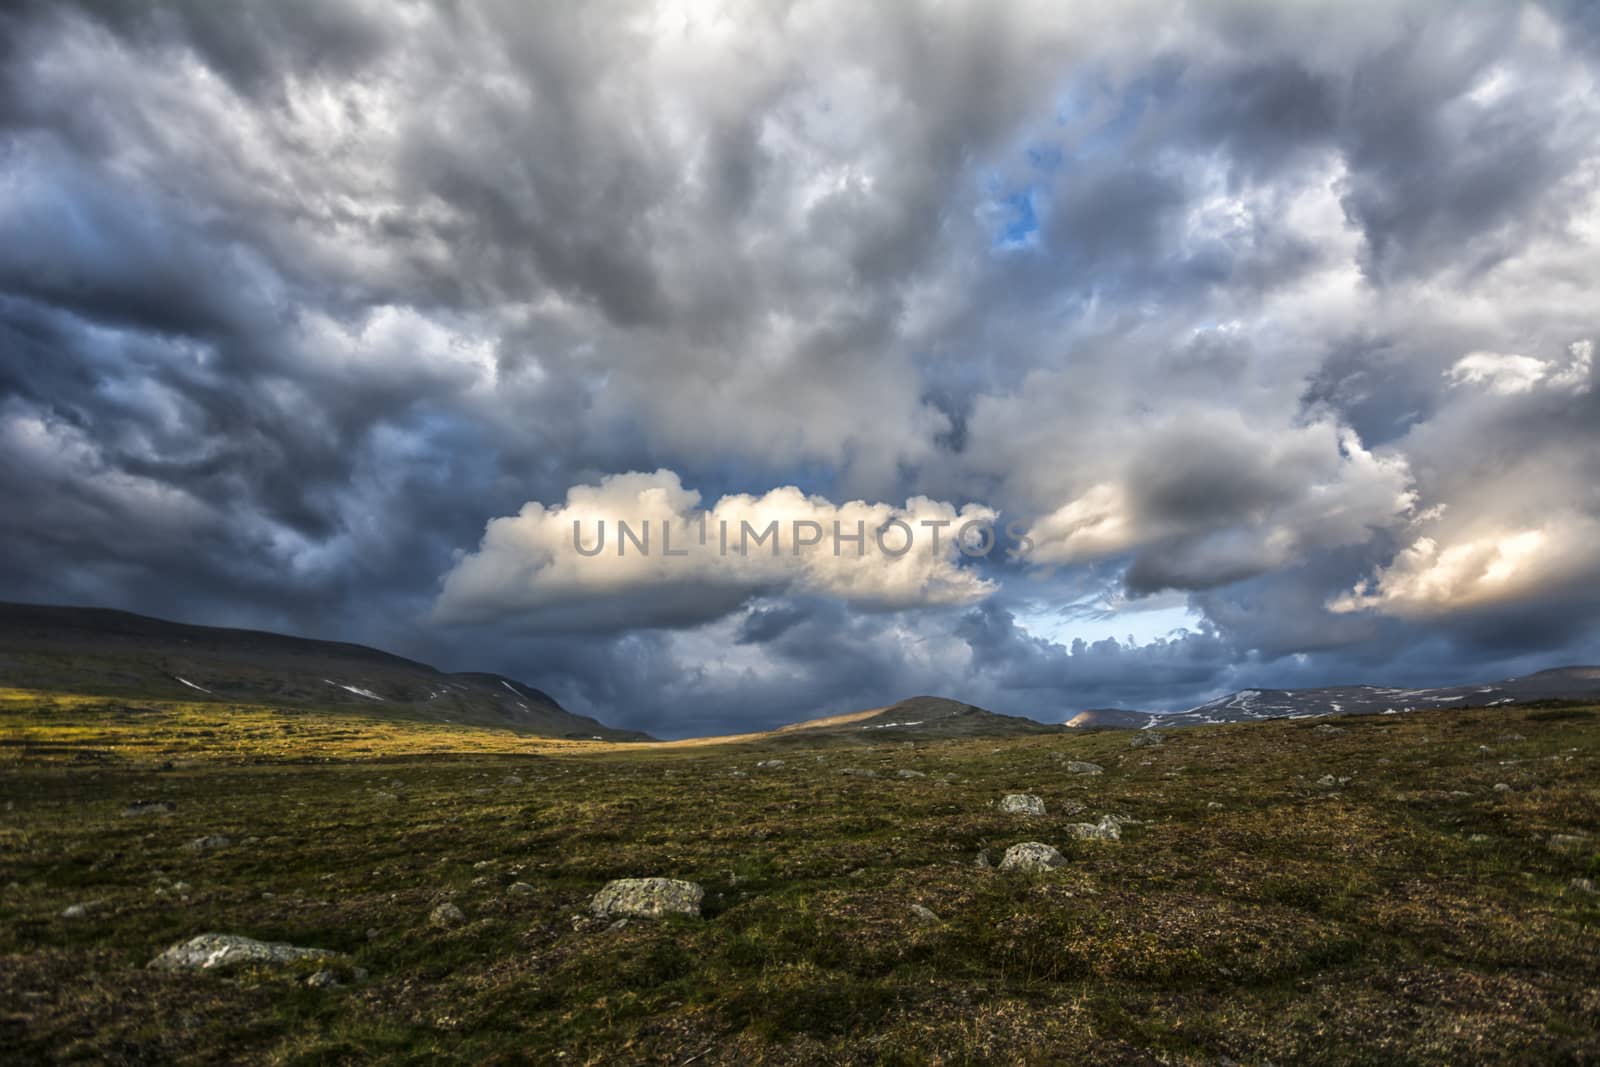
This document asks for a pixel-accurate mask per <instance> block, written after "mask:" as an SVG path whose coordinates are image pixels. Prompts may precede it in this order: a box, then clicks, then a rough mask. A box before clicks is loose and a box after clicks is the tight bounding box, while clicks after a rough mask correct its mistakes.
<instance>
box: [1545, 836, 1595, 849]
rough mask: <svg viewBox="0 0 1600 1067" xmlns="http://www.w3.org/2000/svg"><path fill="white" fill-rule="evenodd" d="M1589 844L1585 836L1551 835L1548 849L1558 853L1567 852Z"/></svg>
mask: <svg viewBox="0 0 1600 1067" xmlns="http://www.w3.org/2000/svg"><path fill="white" fill-rule="evenodd" d="M1588 843H1589V838H1588V836H1587V835H1585V834H1551V835H1550V847H1551V848H1553V849H1556V850H1557V851H1559V852H1567V851H1570V850H1572V849H1576V848H1583V847H1584V846H1585V845H1587V844H1588Z"/></svg>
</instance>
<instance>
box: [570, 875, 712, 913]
mask: <svg viewBox="0 0 1600 1067" xmlns="http://www.w3.org/2000/svg"><path fill="white" fill-rule="evenodd" d="M705 895H706V891H705V890H704V889H702V888H700V887H699V886H698V885H695V884H694V883H693V882H685V881H681V880H679V879H677V878H619V879H617V880H616V881H614V882H608V883H606V886H605V888H604V889H602V890H600V892H598V893H596V894H595V895H594V900H593V901H591V902H590V905H589V907H590V909H591V910H592V911H593V912H594V914H595V915H597V916H599V917H600V918H609V917H611V916H614V915H616V916H623V917H626V918H634V919H659V918H661V917H662V916H665V915H689V916H693V917H695V918H698V917H699V915H700V902H701V901H702V900H704V899H705Z"/></svg>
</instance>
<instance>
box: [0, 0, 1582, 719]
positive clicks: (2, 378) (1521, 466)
mask: <svg viewBox="0 0 1600 1067" xmlns="http://www.w3.org/2000/svg"><path fill="white" fill-rule="evenodd" d="M1591 8H1592V5H1585V4H1580V3H1576V2H1572V3H1568V2H1564V0H1550V2H1547V3H1543V4H1533V3H1529V4H1514V5H1468V6H1463V5H1454V4H1446V3H1442V2H1432V0H1415V2H1408V3H1405V4H1398V5H1389V6H1387V7H1383V8H1381V9H1365V8H1364V9H1362V10H1361V11H1359V12H1353V11H1351V10H1350V9H1349V8H1348V7H1346V6H1344V5H1336V4H1332V3H1327V4H1322V3H1316V4H1301V5H1256V4H1235V3H1224V2H1221V0H1219V2H1217V3H1214V4H1211V3H1208V4H1195V5H1189V6H1187V7H1186V8H1184V9H1183V10H1182V11H1181V12H1180V11H1177V10H1176V9H1173V8H1172V7H1170V6H1169V5H1162V4H1150V5H1148V6H1146V5H1142V4H1135V5H1134V6H1133V7H1132V8H1130V7H1129V6H1128V5H1127V4H1125V3H1106V4H1087V5H1074V7H1073V9H1072V10H1071V11H1062V12H1059V13H1056V12H1052V11H1050V10H1045V9H1038V10H1033V11H1031V12H1022V11H1020V10H1018V11H990V10H982V11H980V10H978V9H971V10H962V9H959V8H951V7H940V8H938V10H930V9H926V8H924V7H922V6H920V5H916V4H887V5H869V6H860V5H857V6H855V7H849V6H842V7H839V8H838V9H836V10H833V9H828V10H822V9H819V10H816V11H813V10H811V9H792V10H791V9H772V10H770V11H761V12H751V13H747V14H745V15H743V16H740V17H739V18H737V19H735V18H732V17H724V16H722V15H718V16H717V17H715V18H710V19H709V21H706V20H701V21H697V19H698V18H699V16H697V15H695V14H694V13H693V12H692V11H667V10H658V9H656V8H653V7H651V6H650V5H629V4H623V5H610V4H602V5H577V6H561V5H555V6H552V5H545V6H534V7H529V6H527V5H520V4H513V3H509V2H484V3H474V4H456V3H444V2H441V3H417V4H407V5H400V6H394V5H388V4H366V3H358V2H355V0H347V2H334V3H327V2H317V3H311V2H300V0H293V2H283V3H274V4H270V5H254V6H251V7H249V8H248V9H236V8H235V7H234V6H222V5H217V4H211V3H201V2H180V0H171V2H159V3H158V2H141V3H133V4H120V5H105V4H95V3H67V4H44V3H32V2H24V3H19V4H11V5H8V6H6V8H5V9H4V11H0V230H3V232H4V233H5V234H6V235H7V240H5V241H4V242H0V460H3V462H0V494H4V497H5V499H7V500H8V501H11V502H13V505H14V506H12V507H10V508H8V509H5V511H4V515H3V517H0V596H9V597H22V598H29V599H39V600H65V601H72V602H79V603H106V604H112V605H116V606H121V607H127V608H131V609H135V610H147V611H153V612H157V613H163V614H168V615H177V616H183V617H188V618H193V619H195V620H197V621H212V622H224V623H230V624H246V625H249V624H254V625H266V626H275V627H280V628H286V629H292V630H296V631H299V632H305V633H313V634H318V635H320V636H328V637H343V638H352V639H362V640H368V641H373V642H377V643H380V644H385V645H387V646H390V647H393V648H395V649H396V650H398V651H401V652H405V653H408V654H411V655H417V656H421V657H423V658H428V659H434V660H439V661H441V662H442V663H443V665H446V666H453V667H490V668H495V669H500V670H503V671H505V672H507V673H510V674H514V675H517V676H519V677H522V678H525V679H527V680H528V681H529V682H530V683H533V684H536V685H539V686H540V687H541V688H545V689H548V690H550V691H552V692H553V693H555V694H556V695H557V696H558V697H560V698H561V699H563V700H565V701H568V702H570V703H572V704H573V706H574V707H575V708H577V709H578V710H583V711H587V712H593V713H597V714H600V715H601V716H602V717H605V718H608V719H609V720H612V721H617V722H619V723H620V724H625V725H632V726H641V727H645V728H648V729H654V730H663V731H664V732H679V733H682V732H693V731H695V730H702V729H714V728H723V727H728V726H734V725H742V724H765V723H772V722H777V721H782V720H783V719H784V718H785V717H796V716H799V715H802V714H809V713H813V712H817V713H823V712H826V711H843V710H847V709H849V708H852V707H859V706H865V705H870V704H873V703H886V702H888V701H890V700H893V699H896V698H898V697H902V696H905V695H907V694H909V693H913V692H929V691H933V692H945V693H948V694H949V695H952V696H957V697H960V698H961V699H966V700H971V701H973V702H975V703H983V704H989V705H990V706H995V707H997V708H998V709H999V710H1011V711H1018V712H1022V713H1028V714H1043V715H1045V716H1046V717H1059V716H1055V715H1053V714H1051V709H1060V710H1061V711H1062V712H1063V713H1065V712H1066V711H1069V710H1073V709H1077V708H1082V707H1085V706H1091V705H1094V704H1112V703H1124V704H1130V703H1131V704H1142V705H1147V706H1176V705H1180V704H1182V703H1184V702H1186V701H1190V702H1192V701H1198V700H1199V699H1203V698H1204V697H1205V696H1208V695H1210V694H1211V693H1213V692H1215V691H1216V690H1218V689H1220V688H1226V687H1233V686H1238V685H1244V684H1257V685H1281V684H1289V683H1291V682H1295V681H1305V682H1307V683H1310V682H1335V681H1351V680H1359V679H1358V678H1356V676H1357V675H1361V676H1364V677H1367V678H1378V679H1379V680H1385V679H1390V680H1395V681H1399V682H1419V683H1420V682H1448V681H1455V680H1458V678H1457V677H1454V676H1452V672H1454V673H1455V674H1457V675H1466V674H1474V673H1481V672H1483V671H1490V670H1499V669H1501V668H1502V667H1503V668H1506V669H1508V670H1509V669H1510V668H1512V667H1527V666H1530V665H1543V664H1544V663H1545V662H1555V661H1558V660H1561V659H1571V658H1583V657H1585V656H1593V655H1596V654H1600V653H1597V651H1596V650H1595V648H1594V643H1593V638H1592V637H1591V636H1590V635H1592V634H1593V633H1594V632H1595V626H1594V623H1595V622H1596V621H1600V608H1597V602H1600V561H1595V560H1591V558H1590V555H1589V554H1588V552H1587V550H1586V549H1584V548H1583V546H1584V545H1585V544H1587V543H1588V541H1589V540H1590V539H1591V538H1590V534H1591V533H1592V531H1593V529H1594V526H1593V524H1594V523H1595V522H1597V521H1600V499H1597V498H1596V496H1595V491H1594V490H1593V488H1592V483H1593V477H1592V471H1593V470H1594V469H1596V464H1597V463H1600V435H1597V431H1596V427H1597V426H1600V418H1597V415H1600V411H1597V409H1596V407H1595V404H1596V403H1597V400H1596V395H1597V394H1596V392H1595V390H1594V388H1593V384H1594V381H1593V378H1594V372H1593V367H1592V357H1586V356H1584V355H1583V350H1582V349H1581V347H1579V348H1574V347H1572V346H1574V345H1580V346H1581V343H1582V342H1584V341H1585V340H1587V341H1589V342H1591V343H1592V342H1593V340H1594V339H1595V338H1596V336H1597V334H1600V322H1597V321H1596V320H1595V317H1594V313H1593V310H1592V304H1593V293H1592V288H1593V278H1594V272H1595V264H1596V258H1595V256H1596V251H1595V249H1596V236H1595V235H1596V232H1597V231H1596V228H1595V220H1596V218H1597V217H1600V215H1597V212H1600V207H1597V203H1596V193H1597V190H1596V185H1595V174H1596V173H1600V157H1597V155H1596V152H1595V149H1594V146H1595V145H1596V144H1600V128H1597V127H1600V120H1597V119H1596V115H1600V109H1597V108H1596V107H1595V103H1596V101H1595V87H1594V86H1595V73H1596V63H1597V62H1600V49H1597V46H1596V42H1597V41H1600V23H1596V21H1595V18H1594V16H1593V12H1592V10H1591ZM1155 26H1159V27H1160V29H1161V32H1159V33H1155V32H1151V28H1152V27H1155ZM1468 357H1472V358H1470V359H1468ZM1464 359H1465V360H1467V362H1465V363H1463V362H1462V361H1463V360H1464ZM1586 359H1587V360H1589V362H1585V360H1586ZM657 469H667V470H670V471H673V472H676V473H677V475H678V476H679V477H680V478H681V479H682V480H683V482H684V484H685V485H687V486H689V487H691V488H695V489H698V490H700V491H701V492H702V493H703V494H705V495H706V497H707V498H710V499H715V498H716V497H718V496H721V495H723V494H725V493H739V492H749V493H754V494H760V493H762V492H765V491H767V490H769V489H771V488H773V487H775V486H780V485H788V484H793V485H797V486H800V487H801V488H802V489H803V490H805V491H806V492H816V493H822V494H824V495H826V496H828V497H830V498H831V499H832V500H833V501H834V502H835V503H840V502H844V501H846V500H850V499H855V498H861V499H865V500H870V501H893V502H902V501H905V500H907V499H909V498H911V497H913V496H916V495H927V496H929V497H932V498H934V499H936V500H940V501H948V502H951V503H953V504H955V505H957V506H959V505H963V504H966V503H969V502H978V503H982V504H985V505H989V506H992V507H995V508H998V509H1003V510H1004V512H1005V514H1006V516H1007V517H1008V518H1013V517H1015V518H1019V519H1021V520H1023V521H1024V522H1025V523H1029V524H1032V523H1037V522H1039V521H1041V520H1042V519H1043V518H1045V517H1048V516H1056V517H1057V518H1058V519H1059V524H1060V531H1059V532H1060V533H1061V538H1060V539H1059V540H1058V542H1057V543H1056V546H1055V555H1053V556H1050V557H1049V558H1047V559H1042V560H1035V561H1033V564H1030V563H1028V562H1024V561H999V560H995V561H990V562H989V563H987V564H985V565H983V573H984V574H985V575H990V576H992V578H993V580H994V581H995V583H996V586H995V588H996V590H997V591H996V592H995V593H994V594H993V595H992V596H991V598H990V599H989V600H986V601H984V602H983V603H981V604H978V605H976V606H973V605H965V606H951V605H949V604H943V603H941V604H931V605H925V606H923V607H922V608H918V609H912V610H905V611H899V612H883V611H877V612H870V613H869V612H867V611H866V610H864V609H863V608H861V607H859V606H858V607H855V608H852V607H849V606H846V605H845V604H843V603H841V602H838V601H834V600H828V599H826V598H822V599H818V598H815V597H812V596H810V595H798V596H794V597H785V596H781V595H779V593H778V590H777V589H776V587H771V588H769V587H765V586H763V587H759V588H758V587H751V586H738V585H730V586H725V587H723V588H722V589H721V590H720V591H719V590H718V589H716V588H711V587H709V586H707V585H705V584H703V583H701V584H696V583H685V584H684V585H683V586H682V587H681V588H676V589H673V590H671V591H670V592H660V593H658V594H657V595H656V598H655V601H654V607H653V610H652V611H650V612H649V613H648V614H647V616H642V615H641V614H640V613H639V612H638V611H637V606H638V605H637V601H636V600H630V598H629V596H628V595H627V591H626V590H624V591H622V592H621V593H618V594H617V595H615V596H601V595H596V596H594V597H593V598H591V599H589V600H587V601H586V602H584V603H581V604H573V605H563V606H562V610H563V611H564V612H566V613H567V616H566V618H567V621H568V622H569V623H570V626H568V627H566V628H561V627H551V626H549V625H544V626H541V627H540V629H539V632H538V633H537V635H533V634H532V633H530V631H529V630H528V629H527V628H526V627H525V626H519V625H518V620H517V619H516V618H515V617H513V616H514V615H515V612H514V611H512V610H510V609H508V611H507V612H506V613H505V615H504V617H500V618H496V619H488V620H484V619H480V620H478V622H477V623H476V624H475V625H472V626H462V627H449V626H444V625H441V624H440V623H438V622H436V621H435V618H436V616H435V615H434V614H433V607H434V604H435V601H436V598H437V597H438V595H439V591H440V588H441V585H440V583H441V580H442V579H443V577H444V576H445V575H446V574H447V573H450V572H452V570H453V569H454V568H456V567H458V566H459V564H460V560H461V559H462V558H463V554H469V553H473V552H474V551H475V550H477V549H478V546H479V544H480V541H481V540H482V537H483V534H484V529H485V524H486V523H487V522H488V521H489V520H491V519H494V518H497V517H503V516H509V515H513V514H516V513H517V511H518V509H519V508H521V507H522V506H523V505H524V504H525V503H526V502H529V501H539V502H543V503H545V504H550V505H554V504H556V503H558V502H559V501H561V500H562V499H563V498H564V496H565V494H566V493H567V492H568V490H569V489H571V488H572V487H574V486H583V485H593V484H598V483H599V482H600V481H601V479H603V478H605V477H606V476H609V475H614V474H618V473H621V472H626V471H632V470H637V471H654V470H657ZM1074 524H1076V525H1074ZM1529 546H1543V548H1542V550H1535V549H1534V548H1532V547H1529ZM1518 553H1521V554H1520V555H1519V554H1518ZM1496 561H1498V562H1496ZM1034 564H1037V566H1036V565H1034ZM974 566H976V565H974ZM1496 567H1498V568H1499V570H1495V568H1496ZM1507 569H1509V570H1510V571H1511V572H1513V573H1514V576H1515V580H1514V581H1511V582H1509V583H1506V584H1505V589H1506V590H1509V592H1503V593H1495V591H1494V590H1493V589H1490V588H1489V587H1488V586H1486V585H1485V584H1484V582H1483V581H1481V580H1480V579H1481V577H1482V573H1489V572H1492V573H1500V572H1501V571H1506V570H1507ZM1088 585H1092V586H1094V587H1095V588H1097V589H1098V588H1105V589H1115V590H1118V591H1119V592H1118V594H1117V595H1122V594H1128V595H1130V596H1132V597H1134V598H1135V599H1139V600H1140V601H1141V603H1143V604H1145V605H1148V603H1149V602H1150V601H1151V600H1152V599H1156V600H1159V599H1160V597H1161V596H1163V595H1167V596H1170V595H1179V596H1180V597H1181V596H1187V597H1188V604H1189V606H1190V609H1191V615H1190V618H1189V622H1188V623H1187V624H1186V625H1187V626H1188V630H1187V632H1186V633H1185V634H1180V635H1177V636H1173V635H1168V636H1166V637H1155V638H1150V639H1148V640H1145V639H1141V640H1140V641H1138V642H1132V643H1130V642H1129V641H1126V640H1111V639H1109V638H1106V637H1105V636H1104V631H1103V630H1095V629H1093V627H1094V626H1099V625H1100V620H1095V619H1087V618H1084V617H1081V616H1079V615H1074V614H1073V613H1072V612H1070V611H1066V608H1067V607H1070V606H1071V605H1070V604H1066V603H1062V602H1058V603H1055V604H1054V605H1053V609H1054V610H1053V609H1052V604H1051V603H1050V602H1051V600H1052V598H1070V597H1073V596H1077V595H1079V594H1080V593H1081V592H1082V589H1083V588H1084V587H1085V586H1088ZM1171 590H1178V591H1179V594H1171V593H1163V591H1171ZM1441 590H1443V591H1444V592H1440V591H1441ZM510 601H517V603H518V604H519V605H521V601H519V600H518V598H516V597H510V598H509V599H508V603H509V602H510ZM1335 604H1342V605H1343V607H1342V608H1341V609H1340V610H1334V609H1333V608H1332V607H1330V605H1335ZM521 606H522V607H525V605H521ZM1125 609H1126V610H1130V611H1131V610H1132V609H1130V608H1126V605H1123V606H1122V607H1117V608H1114V609H1108V613H1109V614H1110V615H1112V616H1113V617H1117V615H1118V612H1119V611H1122V610H1125ZM519 610H520V608H519ZM1045 619H1048V620H1049V623H1048V625H1047V623H1046V622H1045V621H1041V620H1045ZM522 621H523V622H526V619H523V620H522ZM547 622H548V619H547ZM642 622H647V623H648V625H647V626H646V625H641V623H642ZM1074 627H1078V628H1079V629H1082V630H1083V632H1084V633H1090V632H1091V631H1092V632H1093V633H1094V634H1095V635H1096V636H1094V637H1093V638H1092V639H1090V638H1082V639H1080V640H1078V641H1074V640H1073V634H1074ZM1541 657H1542V658H1541Z"/></svg>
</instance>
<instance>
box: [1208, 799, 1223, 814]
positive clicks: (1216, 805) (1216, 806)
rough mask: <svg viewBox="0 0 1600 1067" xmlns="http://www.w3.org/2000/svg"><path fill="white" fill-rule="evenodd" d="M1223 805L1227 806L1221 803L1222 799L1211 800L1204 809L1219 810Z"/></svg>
mask: <svg viewBox="0 0 1600 1067" xmlns="http://www.w3.org/2000/svg"><path fill="white" fill-rule="evenodd" d="M1225 807H1227V805H1226V804H1224V803H1222V801H1220V800H1213V801H1211V802H1210V803H1209V804H1207V805H1206V810H1207V811H1221V810H1222V809H1223V808H1225Z"/></svg>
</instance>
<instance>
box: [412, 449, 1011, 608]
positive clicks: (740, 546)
mask: <svg viewBox="0 0 1600 1067" xmlns="http://www.w3.org/2000/svg"><path fill="white" fill-rule="evenodd" d="M995 519H996V515H995V513H994V512H993V511H991V510H989V509H987V508H984V507H980V506H978V505H967V506H966V507H963V508H960V509H957V508H956V507H954V506H953V505H950V504H946V503H942V502H940V501H935V500H930V499H928V498H926V497H914V498H912V499H911V500H909V501H907V502H906V504H905V505H904V506H903V507H899V506H895V505H892V504H884V503H867V502H865V501H860V500H857V501H851V502H848V503H844V504H838V505H835V504H833V503H831V502H829V501H827V500H825V499H823V498H821V497H816V496H807V495H805V494H804V493H802V492H800V490H799V489H797V488H795V487H793V486H784V487H781V488H777V489H772V490H770V491H768V492H766V493H764V494H762V495H761V496H751V495H747V494H740V495H736V496H725V497H723V498H722V499H720V500H718V501H717V502H716V504H714V505H713V506H711V507H709V508H702V507H701V506H700V494H699V493H698V492H696V491H694V490H692V489H686V488H685V487H684V486H683V483H682V482H681V480H680V479H679V477H678V475H677V474H675V473H674V472H672V471H668V470H659V471H656V472H654V473H651V474H645V473H638V472H633V473H628V474H617V475H611V476H609V477H606V478H603V479H601V481H600V483H599V484H598V485H578V486H573V487H572V488H571V489H570V490H568V492H567V499H566V502H565V503H564V504H562V505H559V506H556V507H550V508H547V507H545V506H544V505H542V504H540V503H537V502H530V503H528V504H526V505H524V506H523V508H522V510H521V511H520V512H519V513H518V514H516V515H514V516H508V517H505V518H499V519H493V520H491V521H490V522H489V524H488V527H487V529H485V531H484V536H483V542H482V544H481V545H480V546H479V548H478V550H477V551H476V552H474V553H471V554H469V555H467V556H465V557H463V558H462V559H461V560H460V561H459V562H457V564H456V565H455V567H454V568H453V569H452V570H451V571H450V572H449V574H447V575H446V576H445V578H444V581H443V586H442V589H441V591H440V594H439V597H438V600H437V602H436V604H435V607H434V614H435V617H436V618H438V619H440V620H442V621H447V622H484V621H490V620H505V621H516V622H521V623H523V624H526V625H528V626H531V627H534V628H541V627H545V626H549V627H564V628H573V627H577V628H582V627H584V626H606V627H609V626H613V625H619V624H622V623H626V624H628V625H632V626H652V625H682V624H685V623H689V622H697V621H706V620H709V619H715V618H718V617H721V616H723V615H726V614H728V613H729V612H731V611H732V610H733V609H734V608H736V607H737V606H739V605H740V604H742V603H745V602H747V601H748V600H750V599H751V598H753V597H756V596H759V595H764V594H773V593H780V592H787V593H796V594H812V595H823V596H830V597H837V598H839V599H841V600H844V601H847V602H850V603H852V604H856V605H860V606H864V607H868V608H904V607H914V606H926V605H936V604H963V603H970V602H972V601H975V600H979V599H982V598H983V597H985V596H987V595H988V594H989V593H991V592H992V591H993V590H994V585H993V583H991V582H990V581H988V580H986V579H984V578H982V577H980V576H979V575H978V574H977V573H976V572H975V571H974V570H973V569H972V568H971V567H964V566H962V565H961V562H960V561H961V559H962V553H961V551H960V550H959V549H958V546H957V544H956V541H955V535H956V532H957V531H958V530H959V529H960V528H961V527H962V526H963V525H964V524H966V523H974V524H976V526H975V527H974V528H973V530H972V531H971V532H970V534H969V537H971V538H973V539H974V540H976V539H977V538H978V536H979V530H980V529H985V528H990V529H992V526H991V524H992V523H993V522H994V521H995ZM619 523H624V524H626V526H627V529H628V531H629V532H630V535H631V536H629V537H627V538H624V537H623V535H622V531H621V529H620V528H619ZM893 523H898V524H900V525H891V524H893ZM574 524H577V530H578V532H579V535H580V538H581V545H582V550H581V551H580V549H579V547H578V546H577V544H575V541H574ZM601 524H604V543H603V547H599V550H598V552H596V549H597V546H601V541H600V535H601ZM925 524H933V525H925ZM908 534H909V535H910V536H909V539H908ZM995 534H996V536H997V538H998V536H999V531H995ZM858 535H864V540H860V541H858V540H855V538H856V537H857V536H858ZM702 538H703V539H704V541H703V543H702ZM641 542H642V545H641ZM936 542H937V544H936ZM996 543H997V546H998V540H997V542H996ZM907 546H909V548H908V547H907ZM976 550H977V549H976V547H974V548H973V551H976ZM995 551H999V548H998V547H997V548H996V549H995ZM590 552H594V553H595V554H592V555H590V554H586V553H590ZM669 553H670V554H669Z"/></svg>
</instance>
